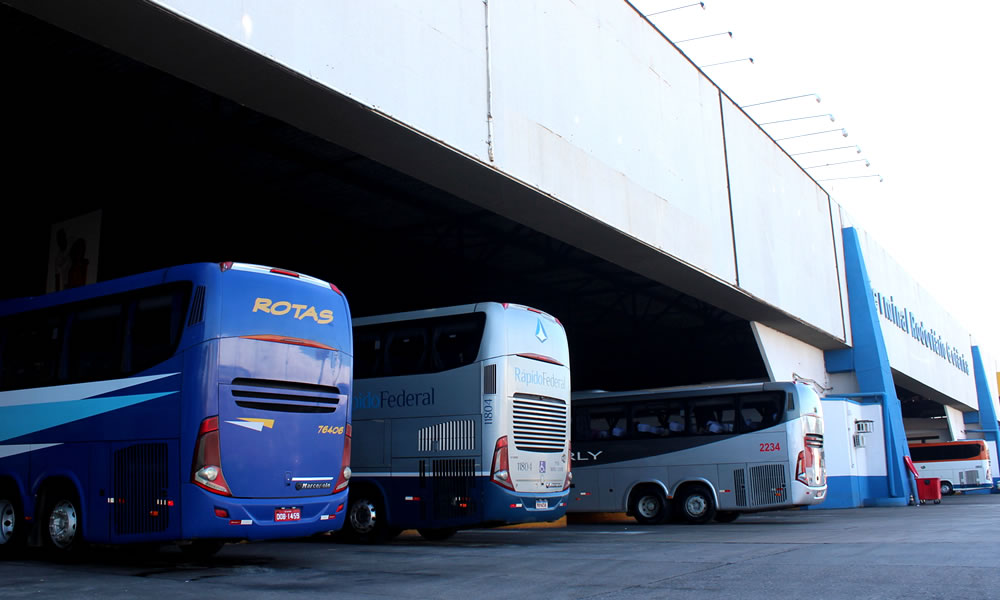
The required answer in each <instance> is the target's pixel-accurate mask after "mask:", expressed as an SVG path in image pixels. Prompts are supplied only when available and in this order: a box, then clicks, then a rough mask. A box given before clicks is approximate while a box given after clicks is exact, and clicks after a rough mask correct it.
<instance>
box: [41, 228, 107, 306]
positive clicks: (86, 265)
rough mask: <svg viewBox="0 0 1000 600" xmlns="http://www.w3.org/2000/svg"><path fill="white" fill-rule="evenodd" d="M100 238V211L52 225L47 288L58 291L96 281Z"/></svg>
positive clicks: (50, 290) (47, 290)
mask: <svg viewBox="0 0 1000 600" xmlns="http://www.w3.org/2000/svg"><path fill="white" fill-rule="evenodd" d="M100 241H101V211H99V210H96V211H94V212H92V213H87V214H85V215H80V216H79V217H74V218H72V219H67V220H65V221H62V222H59V223H54V224H53V225H52V235H51V241H50V242H49V277H48V283H46V289H45V291H46V292H58V291H60V290H66V289H69V288H74V287H80V286H81V285H86V284H88V283H96V282H97V250H98V244H99V243H100Z"/></svg>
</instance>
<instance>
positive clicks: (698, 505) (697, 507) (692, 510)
mask: <svg viewBox="0 0 1000 600" xmlns="http://www.w3.org/2000/svg"><path fill="white" fill-rule="evenodd" d="M684 510H685V511H687V514H689V515H691V516H692V517H700V516H702V515H703V514H705V511H706V510H708V502H707V501H706V500H705V498H704V497H703V496H689V497H688V499H687V500H685V501H684Z"/></svg>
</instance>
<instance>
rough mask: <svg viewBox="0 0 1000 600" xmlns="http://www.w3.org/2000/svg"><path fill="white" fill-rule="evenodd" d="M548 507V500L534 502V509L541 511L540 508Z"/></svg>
mask: <svg viewBox="0 0 1000 600" xmlns="http://www.w3.org/2000/svg"><path fill="white" fill-rule="evenodd" d="M548 507H549V501H548V500H535V508H536V509H542V508H548Z"/></svg>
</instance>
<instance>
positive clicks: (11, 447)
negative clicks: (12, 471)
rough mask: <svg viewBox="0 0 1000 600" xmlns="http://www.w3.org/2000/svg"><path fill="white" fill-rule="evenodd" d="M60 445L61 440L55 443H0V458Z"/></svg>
mask: <svg viewBox="0 0 1000 600" xmlns="http://www.w3.org/2000/svg"><path fill="white" fill-rule="evenodd" d="M61 445H62V443H61V442H57V443H55V444H0V458H7V457H8V456H14V455H17V454H24V453H25V452H34V451H36V450H45V449H46V448H51V447H52V446H61Z"/></svg>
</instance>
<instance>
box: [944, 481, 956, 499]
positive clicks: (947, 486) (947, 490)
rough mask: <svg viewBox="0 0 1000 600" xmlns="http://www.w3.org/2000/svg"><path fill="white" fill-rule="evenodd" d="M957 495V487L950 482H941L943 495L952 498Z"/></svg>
mask: <svg viewBox="0 0 1000 600" xmlns="http://www.w3.org/2000/svg"><path fill="white" fill-rule="evenodd" d="M954 493H955V487H954V486H953V485H951V482H950V481H945V480H944V479H942V480H941V495H942V496H951V495H953V494H954Z"/></svg>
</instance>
